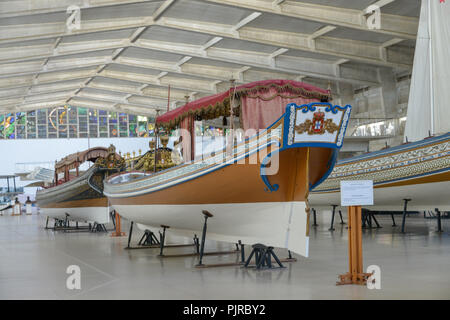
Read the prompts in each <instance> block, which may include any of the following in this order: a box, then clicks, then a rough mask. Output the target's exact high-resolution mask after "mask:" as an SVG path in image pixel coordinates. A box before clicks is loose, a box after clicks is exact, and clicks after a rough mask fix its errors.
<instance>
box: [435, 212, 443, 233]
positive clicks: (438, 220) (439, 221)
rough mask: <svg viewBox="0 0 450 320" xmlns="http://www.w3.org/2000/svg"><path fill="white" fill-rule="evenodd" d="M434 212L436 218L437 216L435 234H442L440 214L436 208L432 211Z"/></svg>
mask: <svg viewBox="0 0 450 320" xmlns="http://www.w3.org/2000/svg"><path fill="white" fill-rule="evenodd" d="M434 210H435V211H436V216H437V227H438V229H437V232H442V224H441V212H440V211H439V209H438V208H436V209H434Z"/></svg>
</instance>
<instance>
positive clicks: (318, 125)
mask: <svg viewBox="0 0 450 320" xmlns="http://www.w3.org/2000/svg"><path fill="white" fill-rule="evenodd" d="M324 117H325V113H324V112H322V111H318V112H315V113H314V114H313V119H312V121H311V120H309V119H308V120H305V122H303V123H301V124H299V125H296V126H295V132H297V133H298V134H302V133H304V132H306V133H308V134H309V135H314V134H324V133H325V131H327V132H328V133H334V132H336V131H338V130H339V126H338V125H336V124H335V123H334V122H333V119H327V120H324Z"/></svg>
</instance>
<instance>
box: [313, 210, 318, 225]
mask: <svg viewBox="0 0 450 320" xmlns="http://www.w3.org/2000/svg"><path fill="white" fill-rule="evenodd" d="M312 212H313V217H314V223H313V227H317V226H318V224H317V220H316V209H314V208H313V209H312Z"/></svg>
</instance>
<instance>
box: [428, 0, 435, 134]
mask: <svg viewBox="0 0 450 320" xmlns="http://www.w3.org/2000/svg"><path fill="white" fill-rule="evenodd" d="M431 31H432V30H431V0H428V37H429V41H428V55H429V57H430V118H431V119H430V120H431V123H430V134H431V135H434V86H433V37H432V35H431V33H432V32H431Z"/></svg>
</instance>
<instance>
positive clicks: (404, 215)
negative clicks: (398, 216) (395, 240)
mask: <svg viewBox="0 0 450 320" xmlns="http://www.w3.org/2000/svg"><path fill="white" fill-rule="evenodd" d="M403 201H404V202H405V203H404V204H403V217H402V233H405V222H406V213H407V211H406V210H407V209H408V202H409V201H411V199H403Z"/></svg>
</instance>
